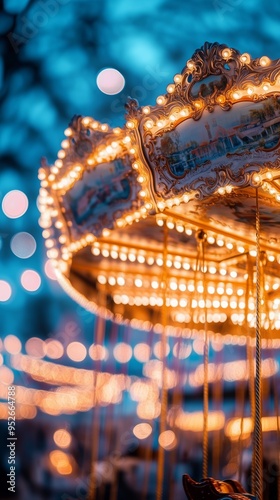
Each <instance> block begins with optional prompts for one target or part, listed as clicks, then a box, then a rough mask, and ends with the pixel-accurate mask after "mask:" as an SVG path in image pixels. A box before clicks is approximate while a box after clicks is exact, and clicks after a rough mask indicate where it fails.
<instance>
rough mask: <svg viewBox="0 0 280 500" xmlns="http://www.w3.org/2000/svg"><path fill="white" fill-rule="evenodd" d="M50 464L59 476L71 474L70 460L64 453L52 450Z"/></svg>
mask: <svg viewBox="0 0 280 500" xmlns="http://www.w3.org/2000/svg"><path fill="white" fill-rule="evenodd" d="M49 457H50V462H51V464H52V466H53V467H54V468H55V469H56V471H57V472H58V473H59V474H61V475H69V474H71V472H72V470H73V467H72V465H71V459H70V457H69V455H67V454H66V453H64V451H60V450H53V451H51V452H50V455H49Z"/></svg>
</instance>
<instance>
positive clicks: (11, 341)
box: [4, 335, 21, 354]
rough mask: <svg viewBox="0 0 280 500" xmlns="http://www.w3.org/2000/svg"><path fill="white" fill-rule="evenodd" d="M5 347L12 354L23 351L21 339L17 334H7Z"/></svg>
mask: <svg viewBox="0 0 280 500" xmlns="http://www.w3.org/2000/svg"><path fill="white" fill-rule="evenodd" d="M4 347H5V349H6V351H7V352H8V353H10V354H18V353H19V352H20V351H21V341H20V340H19V339H18V338H17V337H16V336H15V335H7V337H5V339H4Z"/></svg>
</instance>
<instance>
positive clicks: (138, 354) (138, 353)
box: [133, 342, 151, 363]
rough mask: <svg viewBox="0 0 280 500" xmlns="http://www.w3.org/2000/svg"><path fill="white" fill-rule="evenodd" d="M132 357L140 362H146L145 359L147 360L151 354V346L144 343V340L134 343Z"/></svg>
mask: <svg viewBox="0 0 280 500" xmlns="http://www.w3.org/2000/svg"><path fill="white" fill-rule="evenodd" d="M133 352H134V357H135V359H137V361H139V362H140V363H146V361H149V359H150V355H151V348H150V346H149V345H148V344H145V343H144V342H139V344H136V346H135V347H134V350H133Z"/></svg>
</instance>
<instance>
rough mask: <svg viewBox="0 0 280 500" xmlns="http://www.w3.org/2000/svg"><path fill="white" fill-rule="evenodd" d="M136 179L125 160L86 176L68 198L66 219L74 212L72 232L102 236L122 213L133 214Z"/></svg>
mask: <svg viewBox="0 0 280 500" xmlns="http://www.w3.org/2000/svg"><path fill="white" fill-rule="evenodd" d="M133 175H134V173H133V172H132V171H131V169H130V166H129V164H128V162H126V161H125V160H115V161H112V162H108V163H102V164H100V165H97V166H96V167H95V168H93V169H92V170H91V171H89V172H85V174H84V175H83V178H82V179H81V180H79V181H78V182H76V184H75V185H74V187H73V188H72V189H70V190H69V191H68V192H67V193H66V195H65V204H66V206H67V211H66V217H67V218H68V216H67V212H68V214H69V212H71V216H70V218H71V220H72V221H73V220H74V227H72V232H75V233H84V232H85V231H86V232H88V231H93V232H94V233H96V234H97V233H100V231H101V228H102V227H108V228H109V227H112V225H113V222H114V220H115V217H116V214H117V213H118V212H120V211H121V212H124V211H128V210H130V209H131V206H132V204H133V207H135V206H136V205H137V204H138V203H139V202H138V201H137V190H139V188H138V187H136V185H137V183H136V182H133V179H132V177H133ZM69 215H70V214H69Z"/></svg>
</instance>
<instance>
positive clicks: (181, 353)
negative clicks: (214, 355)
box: [173, 342, 192, 359]
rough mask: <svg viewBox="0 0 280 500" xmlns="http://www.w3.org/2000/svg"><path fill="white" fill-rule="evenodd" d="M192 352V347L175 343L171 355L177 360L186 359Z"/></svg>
mask: <svg viewBox="0 0 280 500" xmlns="http://www.w3.org/2000/svg"><path fill="white" fill-rule="evenodd" d="M191 352H192V346H191V345H190V344H188V345H187V344H185V343H180V342H176V344H175V345H174V347H173V354H174V356H176V357H177V358H179V359H186V358H188V357H189V356H190V354H191Z"/></svg>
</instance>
